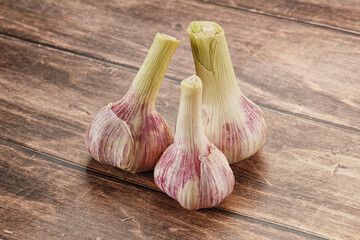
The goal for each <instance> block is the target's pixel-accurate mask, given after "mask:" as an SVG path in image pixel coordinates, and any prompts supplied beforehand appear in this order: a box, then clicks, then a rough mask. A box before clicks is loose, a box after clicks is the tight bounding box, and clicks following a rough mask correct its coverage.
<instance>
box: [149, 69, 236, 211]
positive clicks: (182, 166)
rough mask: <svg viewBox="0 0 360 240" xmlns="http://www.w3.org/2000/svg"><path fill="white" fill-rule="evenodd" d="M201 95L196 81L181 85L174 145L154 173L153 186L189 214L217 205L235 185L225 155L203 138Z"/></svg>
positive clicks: (195, 79)
mask: <svg viewBox="0 0 360 240" xmlns="http://www.w3.org/2000/svg"><path fill="white" fill-rule="evenodd" d="M201 95H202V83H201V80H200V78H199V77H197V76H195V75H194V76H192V77H190V78H188V79H185V80H184V81H182V82H181V99H180V107H179V114H178V119H177V123H176V133H175V139H174V143H173V144H172V145H170V146H169V147H168V148H167V149H166V151H165V152H164V154H163V155H162V156H161V158H160V160H159V162H158V163H157V164H156V167H155V170H154V179H155V183H156V184H157V186H158V187H159V188H160V189H161V190H162V191H163V192H165V193H166V194H167V195H169V196H170V197H172V198H173V199H175V200H177V201H178V202H179V203H180V204H181V206H183V207H184V208H186V209H189V210H197V209H200V208H210V207H214V206H216V205H218V204H219V203H220V202H221V201H222V200H223V199H224V198H225V197H226V196H228V195H229V194H230V193H231V192H232V190H233V187H234V184H235V178H234V174H233V172H232V170H231V168H230V166H229V163H228V161H227V159H226V157H225V155H224V154H223V153H222V152H221V151H220V150H219V149H218V148H216V147H215V146H214V145H213V144H212V143H210V142H209V140H208V139H207V138H206V136H205V135H204V128H203V125H202V122H201Z"/></svg>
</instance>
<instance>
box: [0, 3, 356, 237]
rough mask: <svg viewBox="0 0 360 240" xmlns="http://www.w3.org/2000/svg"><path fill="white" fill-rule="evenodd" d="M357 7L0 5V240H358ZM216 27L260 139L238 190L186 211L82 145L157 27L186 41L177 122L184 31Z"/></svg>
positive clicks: (142, 177)
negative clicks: (263, 129)
mask: <svg viewBox="0 0 360 240" xmlns="http://www.w3.org/2000/svg"><path fill="white" fill-rule="evenodd" d="M359 16H360V1H356V0H344V1H340V0H338V1H325V0H302V1H300V0H294V1H285V0H274V1H264V0H255V1H250V0H234V1H227V0H222V1H213V0H209V1H206V2H203V1H185V0H183V1H164V2H158V1H150V0H146V1H123V0H116V1H106V2H105V3H102V1H87V0H84V1H70V0H69V1H55V0H47V1H40V0H32V1H25V0H21V1H11V0H2V1H0V53H1V54H0V70H1V71H0V96H1V98H0V101H1V104H0V153H1V154H0V159H1V160H0V238H2V239H93V240H95V239H97V240H99V239H101V240H105V239H106V240H107V239H360V19H359ZM193 20H213V21H216V22H218V23H219V24H220V25H222V26H223V28H224V29H225V33H226V36H227V40H228V45H229V47H230V52H231V55H232V60H233V63H234V67H235V71H236V74H237V77H238V81H239V84H240V87H241V89H242V90H243V92H244V93H245V94H246V95H247V96H248V97H249V98H250V99H252V100H254V101H255V102H256V103H257V104H258V105H259V106H261V108H262V109H263V111H264V112H265V115H266V118H267V122H268V127H269V136H268V140H267V143H266V145H265V147H264V148H263V149H262V150H261V151H260V152H259V153H258V154H256V155H255V156H254V157H251V158H250V159H247V160H244V161H242V162H239V163H237V164H234V165H232V169H233V171H234V174H235V178H236V185H235V189H234V191H233V193H232V194H231V195H230V196H229V197H228V198H226V199H225V200H224V201H223V203H221V204H220V205H219V206H218V207H216V208H213V209H206V210H200V211H187V210H184V209H182V208H181V207H180V206H179V204H178V203H177V202H176V201H174V200H172V199H170V198H169V197H167V195H165V194H163V193H161V192H160V191H159V189H158V188H157V187H156V185H155V184H154V182H153V172H152V171H150V172H145V173H140V174H131V173H127V172H124V171H121V170H118V169H115V168H113V167H109V166H105V165H102V164H100V163H98V162H96V161H94V160H93V159H92V158H91V156H90V155H89V154H88V152H87V151H86V149H85V147H84V143H83V138H84V133H85V128H86V126H87V125H88V123H89V122H90V120H91V119H92V118H93V117H94V114H96V112H97V111H98V110H99V109H100V108H101V107H103V106H105V105H106V104H107V103H109V102H113V101H116V100H118V99H120V98H121V97H122V96H123V95H124V94H125V92H126V90H127V88H128V87H129V85H130V83H131V82H132V80H133V78H134V76H135V74H136V72H137V70H138V68H139V66H140V65H141V64H142V61H143V59H144V58H145V56H146V53H147V51H148V49H149V47H150V45H151V43H152V40H153V37H154V36H155V34H156V33H157V32H163V33H166V34H169V35H171V36H174V37H177V38H178V39H179V40H181V44H180V46H179V47H178V49H177V51H176V53H175V55H174V57H173V59H172V61H171V64H170V66H169V69H168V71H167V76H166V77H165V79H164V82H163V85H162V88H161V90H160V94H159V97H158V100H157V109H158V111H159V112H160V113H161V114H162V115H163V116H164V117H165V118H166V120H167V121H168V122H169V123H170V125H171V126H172V127H174V123H175V120H176V117H177V109H178V102H179V94H180V88H179V82H180V81H181V80H182V79H184V78H186V77H188V76H190V75H192V74H193V73H194V66H193V59H192V54H191V49H190V44H189V40H188V37H187V35H186V33H185V29H186V27H187V25H188V24H189V23H190V22H191V21H193Z"/></svg>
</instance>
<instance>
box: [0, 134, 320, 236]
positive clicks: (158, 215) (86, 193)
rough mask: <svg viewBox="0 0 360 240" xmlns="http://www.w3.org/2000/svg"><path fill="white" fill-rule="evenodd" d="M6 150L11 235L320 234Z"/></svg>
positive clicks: (6, 146)
mask: <svg viewBox="0 0 360 240" xmlns="http://www.w3.org/2000/svg"><path fill="white" fill-rule="evenodd" d="M0 151H1V152H2V153H3V154H2V156H1V158H0V159H1V162H0V164H1V165H0V173H1V175H0V180H1V181H0V193H1V196H0V210H1V211H0V218H1V233H0V236H6V237H9V239H12V238H13V239H99V238H101V239H141V238H143V239H144V238H157V239H186V238H187V237H188V236H193V237H192V238H191V239H209V238H216V239H240V238H241V237H242V236H243V235H246V236H247V237H248V238H259V237H261V238H264V237H265V238H266V239H289V238H291V239H302V238H304V237H307V238H310V239H318V238H316V237H313V236H311V235H309V234H306V233H301V232H298V231H294V230H291V229H286V228H283V227H281V226H278V225H275V224H271V223H264V222H262V221H259V220H257V219H252V218H248V217H244V216H239V215H235V214H229V213H227V212H225V211H222V210H201V211H196V212H193V211H187V210H183V209H182V208H181V206H180V205H178V204H177V203H176V202H175V201H169V199H168V198H166V197H165V194H163V193H159V192H157V191H153V190H151V189H147V188H144V187H140V186H137V185H135V184H129V183H127V182H124V181H122V180H119V179H116V178H112V177H109V176H107V175H105V174H102V173H98V172H96V171H93V170H92V169H88V168H86V167H83V168H80V167H77V166H74V165H71V164H67V163H64V162H61V161H59V160H57V159H54V158H52V157H49V156H47V155H43V154H39V153H37V152H34V151H32V150H29V149H24V148H23V147H20V146H17V145H15V144H11V143H8V142H6V141H3V140H0ZM34 173H36V174H34ZM154 219H156V221H154ZM224 226H226V228H225V227H224ZM4 230H6V231H4ZM11 232H12V233H11ZM170 233H171V235H169V234H170ZM265 238H264V239H265Z"/></svg>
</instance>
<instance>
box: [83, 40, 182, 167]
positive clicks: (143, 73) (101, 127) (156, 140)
mask: <svg viewBox="0 0 360 240" xmlns="http://www.w3.org/2000/svg"><path fill="white" fill-rule="evenodd" d="M179 43H180V42H179V41H178V40H176V39H175V38H173V37H170V36H167V35H165V34H159V33H158V34H157V35H156V36H155V39H154V42H153V44H152V46H151V48H150V50H149V53H148V55H147V56H146V58H145V61H144V63H143V65H142V66H141V68H140V70H139V72H138V73H137V75H136V77H135V79H134V81H133V83H132V85H131V86H130V89H129V90H128V92H127V93H126V95H125V96H124V97H123V98H122V99H121V100H120V101H118V102H117V103H110V104H109V105H108V106H106V107H104V108H103V109H101V110H100V111H99V112H98V113H97V115H96V116H95V118H94V119H93V120H92V122H91V123H90V125H89V127H88V128H87V131H86V136H85V145H86V147H87V149H88V151H89V152H90V154H91V155H92V156H93V157H94V158H95V159H96V160H97V161H99V162H101V163H107V164H109V165H112V166H115V167H118V168H121V169H124V170H127V171H130V172H141V171H147V170H151V169H154V167H155V165H156V162H157V161H158V160H159V158H160V156H161V154H162V153H163V152H164V151H165V149H166V148H167V147H168V146H169V145H170V144H171V143H172V142H173V136H172V134H171V130H170V128H169V126H168V124H167V123H166V121H165V120H164V119H163V118H162V117H161V116H160V114H158V113H157V112H156V109H155V100H156V98H157V95H158V92H159V90H160V86H161V83H162V80H163V78H164V76H165V73H166V70H167V67H168V65H169V63H170V60H171V57H172V56H173V54H174V52H175V50H176V48H177V46H178V45H179Z"/></svg>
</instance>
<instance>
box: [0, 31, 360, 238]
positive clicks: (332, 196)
mask: <svg viewBox="0 0 360 240" xmlns="http://www.w3.org/2000/svg"><path fill="white" fill-rule="evenodd" d="M0 46H2V49H1V51H2V53H3V54H2V55H1V56H0V69H1V70H2V71H1V72H0V80H1V81H0V84H1V86H2V87H1V90H0V91H1V95H0V96H1V98H0V101H1V105H0V114H1V115H0V120H1V123H2V124H1V125H0V137H1V138H3V139H6V140H8V141H13V142H16V143H19V144H21V145H26V146H28V147H30V148H33V149H35V150H37V151H40V152H44V153H46V154H51V155H53V156H55V157H57V158H58V159H59V161H62V162H74V163H75V165H76V166H87V168H89V169H93V170H94V171H95V170H96V171H101V172H104V173H106V174H108V175H111V176H115V177H117V178H119V179H122V180H126V181H129V182H134V183H137V184H140V185H143V186H147V187H150V188H153V189H156V186H155V184H154V182H153V176H152V172H146V173H142V174H130V173H127V172H124V171H121V170H117V169H114V168H112V167H109V166H105V165H101V164H100V163H97V162H95V161H93V160H92V159H91V157H90V156H89V154H88V153H87V152H86V150H85V148H84V144H83V137H84V132H85V128H86V126H87V124H88V123H89V122H90V120H91V119H92V117H93V116H94V114H96V112H97V111H98V110H99V109H100V108H101V107H102V106H105V105H106V104H107V103H109V102H111V101H116V100H118V99H119V98H120V97H121V96H123V95H124V94H125V92H126V90H127V88H128V86H129V85H130V83H131V81H132V78H133V77H134V76H135V74H136V71H134V70H129V69H128V68H124V67H120V66H116V65H111V64H108V63H103V62H100V61H95V60H89V59H87V58H84V57H79V56H76V55H73V54H70V53H63V52H61V51H57V50H52V49H46V48H43V47H41V46H37V45H34V44H29V43H26V42H22V41H18V40H13V39H8V38H1V39H0ZM179 93H180V90H179V86H178V83H177V82H175V81H173V80H169V79H165V80H164V82H163V85H162V89H161V90H160V94H159V98H158V100H157V109H158V111H159V112H160V114H162V115H163V116H164V117H165V119H166V120H167V121H168V122H169V123H170V125H171V126H172V127H173V126H174V123H175V119H176V115H177V107H178V100H179ZM265 114H266V117H267V121H268V124H269V138H268V141H267V144H266V145H265V147H264V149H263V150H262V151H261V152H260V153H259V154H257V155H256V156H254V157H253V158H251V159H249V160H246V161H243V162H240V163H238V164H235V165H233V166H232V168H233V170H234V174H235V178H236V187H235V189H234V192H233V193H232V195H230V196H229V197H228V198H227V199H225V201H224V202H223V203H222V204H221V205H220V209H224V210H227V211H231V212H234V213H236V214H241V215H245V216H249V217H252V218H256V219H260V220H263V221H267V222H272V223H275V224H278V225H282V226H285V227H286V228H289V229H295V230H299V231H303V232H308V233H312V234H313V235H316V236H324V237H329V238H349V239H351V238H355V236H358V235H359V234H360V233H359V229H360V225H359V222H358V219H359V217H360V215H359V212H360V204H359V201H358V199H359V197H360V195H359V192H357V191H354V189H357V188H358V186H360V177H359V174H357V173H358V171H359V169H360V162H359V157H360V145H359V142H360V135H359V134H355V133H352V131H345V130H339V129H336V128H329V127H328V125H325V124H319V123H316V122H313V121H309V120H304V119H302V118H298V117H295V116H292V115H288V114H283V113H279V112H277V111H273V110H269V109H265ZM165 199H166V198H165ZM168 201H172V200H170V199H168Z"/></svg>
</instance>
